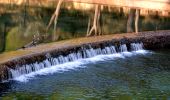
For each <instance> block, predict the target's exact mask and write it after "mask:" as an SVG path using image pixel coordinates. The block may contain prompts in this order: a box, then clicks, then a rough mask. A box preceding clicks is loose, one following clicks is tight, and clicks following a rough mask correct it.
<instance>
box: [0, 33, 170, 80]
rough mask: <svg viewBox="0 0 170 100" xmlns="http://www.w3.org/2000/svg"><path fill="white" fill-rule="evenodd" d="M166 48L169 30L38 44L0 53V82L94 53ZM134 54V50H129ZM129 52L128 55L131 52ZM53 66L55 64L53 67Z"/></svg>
mask: <svg viewBox="0 0 170 100" xmlns="http://www.w3.org/2000/svg"><path fill="white" fill-rule="evenodd" d="M169 47H170V31H169V30H167V31H150V32H141V33H138V34H132V33H126V34H114V35H104V36H96V37H85V38H78V39H72V40H67V41H60V42H54V43H49V44H42V45H39V46H36V47H32V48H26V49H21V50H17V51H13V52H9V53H4V54H0V81H1V82H2V81H4V80H9V79H15V78H17V77H19V76H22V75H26V74H35V73H34V72H37V71H40V70H41V69H44V68H50V67H51V66H57V65H61V64H64V63H68V62H74V61H78V60H81V59H88V58H92V57H95V56H98V55H110V54H111V55H116V54H121V55H123V54H124V52H133V51H138V50H143V48H145V49H148V50H150V49H151V50H153V49H157V48H169ZM133 53H134V54H135V52H133ZM133 53H132V54H133ZM56 68H57V67H56Z"/></svg>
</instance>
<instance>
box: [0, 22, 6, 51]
mask: <svg viewBox="0 0 170 100" xmlns="http://www.w3.org/2000/svg"><path fill="white" fill-rule="evenodd" d="M5 33H6V24H4V31H3V33H2V49H1V51H5V46H6V35H5Z"/></svg>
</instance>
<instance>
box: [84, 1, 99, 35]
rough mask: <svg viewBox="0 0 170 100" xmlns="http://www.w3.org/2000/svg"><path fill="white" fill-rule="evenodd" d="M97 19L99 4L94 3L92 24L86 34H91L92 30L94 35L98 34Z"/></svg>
mask: <svg viewBox="0 0 170 100" xmlns="http://www.w3.org/2000/svg"><path fill="white" fill-rule="evenodd" d="M99 19H100V5H98V4H96V5H95V14H94V19H93V24H92V28H91V29H90V31H89V32H88V33H87V36H90V35H92V33H93V32H94V34H95V35H97V34H98V32H99V31H98V27H99Z"/></svg>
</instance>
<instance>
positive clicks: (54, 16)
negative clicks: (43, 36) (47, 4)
mask: <svg viewBox="0 0 170 100" xmlns="http://www.w3.org/2000/svg"><path fill="white" fill-rule="evenodd" d="M62 2H63V0H59V2H58V4H57V7H56V10H55V12H54V14H53V15H52V17H51V19H50V22H49V24H48V26H47V31H48V30H49V28H50V26H51V24H52V23H53V22H54V32H53V41H55V40H56V37H57V36H56V34H55V31H56V26H57V20H58V16H59V12H60V8H61V4H62Z"/></svg>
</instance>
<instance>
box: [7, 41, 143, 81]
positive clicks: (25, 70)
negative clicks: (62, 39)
mask: <svg viewBox="0 0 170 100" xmlns="http://www.w3.org/2000/svg"><path fill="white" fill-rule="evenodd" d="M140 50H141V51H142V50H143V43H131V44H120V45H117V46H114V45H113V44H112V43H109V44H108V45H107V46H106V47H96V48H95V47H91V45H87V46H82V47H81V48H79V49H78V50H77V51H74V52H72V53H70V54H67V55H64V54H62V55H58V56H55V55H51V54H50V53H48V54H46V59H45V60H44V61H42V62H35V63H32V64H25V65H15V66H14V67H13V68H14V69H13V68H8V79H16V78H18V77H20V76H22V75H25V76H29V74H32V75H33V76H34V75H36V74H35V73H36V72H37V71H40V70H42V69H44V68H50V67H52V66H57V65H60V64H64V63H68V62H74V61H77V60H81V59H87V58H92V57H95V56H98V55H117V54H119V55H120V56H121V55H124V54H123V53H128V51H130V52H137V51H140ZM130 52H129V53H130ZM56 69H58V68H56ZM69 69H71V67H70V68H69V66H68V68H66V69H59V70H62V71H63V70H69ZM54 70H55V69H54ZM46 73H48V72H46ZM37 74H38V73H37ZM32 75H30V76H32Z"/></svg>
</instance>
